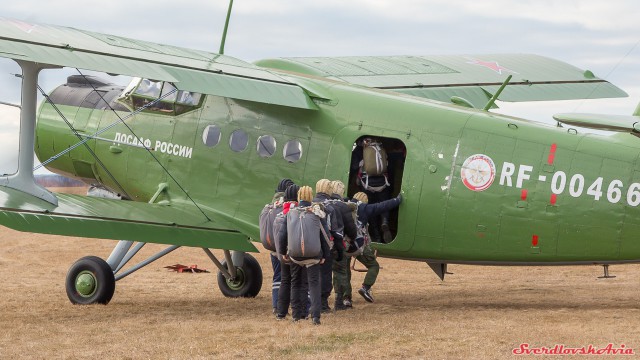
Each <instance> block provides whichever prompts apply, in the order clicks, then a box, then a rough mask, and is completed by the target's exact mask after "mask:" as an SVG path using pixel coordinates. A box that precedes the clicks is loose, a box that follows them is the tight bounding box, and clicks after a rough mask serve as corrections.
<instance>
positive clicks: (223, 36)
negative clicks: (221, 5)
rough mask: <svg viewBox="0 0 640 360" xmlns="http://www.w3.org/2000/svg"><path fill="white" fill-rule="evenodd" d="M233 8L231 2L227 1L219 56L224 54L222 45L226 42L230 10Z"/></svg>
mask: <svg viewBox="0 0 640 360" xmlns="http://www.w3.org/2000/svg"><path fill="white" fill-rule="evenodd" d="M232 7H233V0H229V8H228V9H227V20H225V22H224V30H223V31H222V40H221V41H220V50H219V51H218V53H219V54H220V55H223V54H224V43H225V41H226V40H227V29H228V28H229V20H230V19H231V8H232Z"/></svg>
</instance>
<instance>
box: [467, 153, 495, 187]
mask: <svg viewBox="0 0 640 360" xmlns="http://www.w3.org/2000/svg"><path fill="white" fill-rule="evenodd" d="M460 178H462V182H463V183H464V186H466V187H467V188H469V190H473V191H484V190H486V189H488V188H489V186H491V183H493V180H494V179H495V178H496V165H495V164H494V163H493V160H491V158H490V157H488V156H487V155H484V154H475V155H471V156H469V157H468V158H467V160H465V161H464V163H463V164H462V169H461V170H460Z"/></svg>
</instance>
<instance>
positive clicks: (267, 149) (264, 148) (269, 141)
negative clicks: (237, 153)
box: [258, 135, 276, 158]
mask: <svg viewBox="0 0 640 360" xmlns="http://www.w3.org/2000/svg"><path fill="white" fill-rule="evenodd" d="M275 152H276V139H275V138H274V137H273V136H271V135H262V136H260V137H259V138H258V155H260V157H263V158H269V157H272V156H273V154H275Z"/></svg>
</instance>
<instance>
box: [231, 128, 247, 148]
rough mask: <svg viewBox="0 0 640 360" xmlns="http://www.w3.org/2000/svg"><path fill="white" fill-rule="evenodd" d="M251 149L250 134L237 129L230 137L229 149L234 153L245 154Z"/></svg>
mask: <svg viewBox="0 0 640 360" xmlns="http://www.w3.org/2000/svg"><path fill="white" fill-rule="evenodd" d="M248 147H249V134H248V133H247V132H246V131H244V130H242V129H236V130H234V131H233V132H232V133H231V135H229V148H230V149H231V150H232V151H234V152H243V151H245V150H247V148H248Z"/></svg>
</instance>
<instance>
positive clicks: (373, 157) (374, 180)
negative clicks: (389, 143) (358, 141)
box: [358, 139, 389, 192]
mask: <svg viewBox="0 0 640 360" xmlns="http://www.w3.org/2000/svg"><path fill="white" fill-rule="evenodd" d="M387 164H388V160H387V152H386V151H385V149H384V147H382V144H381V143H380V142H378V141H375V140H373V139H365V140H364V141H363V142H362V161H360V172H359V174H358V178H359V180H360V184H361V185H362V187H363V188H364V189H365V190H369V191H372V192H380V191H382V190H384V188H386V187H387V186H389V180H388V179H387Z"/></svg>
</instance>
